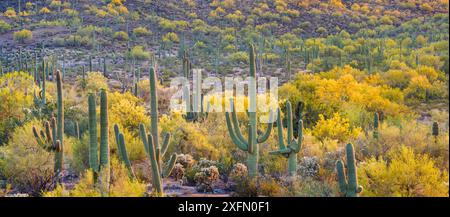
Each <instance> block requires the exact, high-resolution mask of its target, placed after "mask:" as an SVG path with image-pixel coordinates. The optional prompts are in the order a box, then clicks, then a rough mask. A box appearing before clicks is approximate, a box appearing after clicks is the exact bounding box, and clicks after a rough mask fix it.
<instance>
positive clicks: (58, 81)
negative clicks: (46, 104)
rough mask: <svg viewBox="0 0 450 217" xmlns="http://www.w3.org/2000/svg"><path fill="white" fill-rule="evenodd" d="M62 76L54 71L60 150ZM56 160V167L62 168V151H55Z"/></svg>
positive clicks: (62, 104) (61, 137)
mask: <svg viewBox="0 0 450 217" xmlns="http://www.w3.org/2000/svg"><path fill="white" fill-rule="evenodd" d="M62 89H63V87H62V76H61V72H60V71H59V70H58V71H56V92H57V95H58V96H57V100H56V107H57V116H56V118H57V119H56V124H57V126H58V127H57V128H56V136H57V139H58V140H59V142H60V146H61V150H64V142H63V138H64V103H63V93H62ZM56 161H57V163H58V164H59V165H58V167H59V168H60V169H62V165H63V152H62V151H60V152H57V153H56Z"/></svg>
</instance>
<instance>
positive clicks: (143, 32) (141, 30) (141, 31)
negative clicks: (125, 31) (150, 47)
mask: <svg viewBox="0 0 450 217" xmlns="http://www.w3.org/2000/svg"><path fill="white" fill-rule="evenodd" d="M133 34H134V35H136V36H137V37H141V36H148V35H151V34H152V32H151V31H149V30H148V29H147V28H145V27H136V28H134V29H133Z"/></svg>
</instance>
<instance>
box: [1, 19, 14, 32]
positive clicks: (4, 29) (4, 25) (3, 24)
mask: <svg viewBox="0 0 450 217" xmlns="http://www.w3.org/2000/svg"><path fill="white" fill-rule="evenodd" d="M10 29H11V25H9V23H7V22H6V21H4V20H0V33H4V32H7V31H9V30H10Z"/></svg>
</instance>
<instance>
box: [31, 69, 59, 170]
mask: <svg viewBox="0 0 450 217" xmlns="http://www.w3.org/2000/svg"><path fill="white" fill-rule="evenodd" d="M56 89H57V95H58V96H57V103H56V106H57V117H56V118H55V117H53V118H52V119H51V122H48V121H47V122H46V123H45V133H44V131H42V130H41V131H40V134H39V133H38V131H37V129H36V128H35V127H34V126H33V134H34V136H35V138H36V140H37V142H38V144H39V145H41V146H42V147H43V148H44V149H46V150H49V151H54V153H55V169H54V170H55V173H57V174H59V173H60V172H61V171H62V169H63V159H64V153H63V150H64V145H63V134H64V104H63V95H62V80H61V73H60V72H59V71H57V72H56Z"/></svg>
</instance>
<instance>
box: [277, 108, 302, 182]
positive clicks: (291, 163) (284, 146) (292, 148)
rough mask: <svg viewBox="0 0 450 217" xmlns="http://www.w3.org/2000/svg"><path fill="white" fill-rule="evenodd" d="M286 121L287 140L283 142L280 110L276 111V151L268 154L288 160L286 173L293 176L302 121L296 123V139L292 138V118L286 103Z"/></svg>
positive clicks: (290, 109) (300, 145)
mask: <svg viewBox="0 0 450 217" xmlns="http://www.w3.org/2000/svg"><path fill="white" fill-rule="evenodd" d="M286 111H287V112H286V113H287V114H286V115H287V117H286V120H287V127H286V128H287V140H286V141H284V138H283V125H282V121H281V115H280V113H281V112H280V109H278V110H277V128H278V147H279V148H278V150H276V151H271V152H269V154H278V155H283V156H284V157H286V158H288V172H289V175H295V174H296V173H297V153H298V152H299V151H300V150H301V148H302V140H303V121H302V120H301V119H300V120H299V121H298V131H297V133H298V137H297V139H294V138H293V134H294V127H293V123H292V122H293V121H292V119H293V117H292V106H291V103H290V102H287V103H286ZM300 116H301V111H299V117H300Z"/></svg>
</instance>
